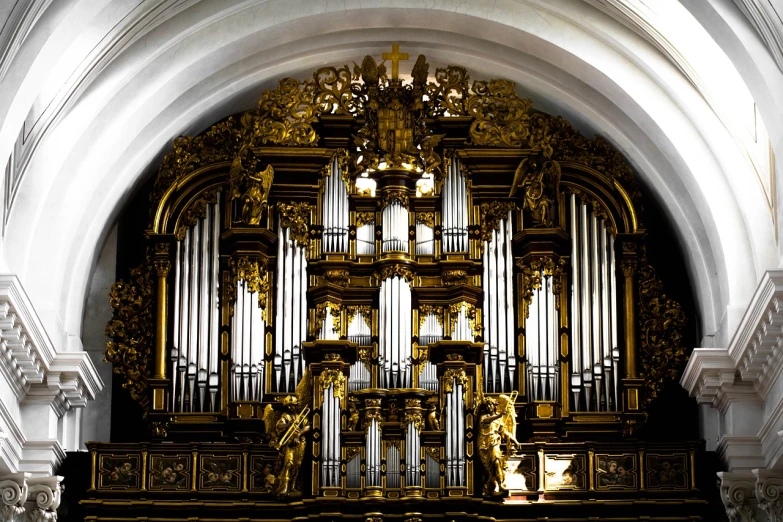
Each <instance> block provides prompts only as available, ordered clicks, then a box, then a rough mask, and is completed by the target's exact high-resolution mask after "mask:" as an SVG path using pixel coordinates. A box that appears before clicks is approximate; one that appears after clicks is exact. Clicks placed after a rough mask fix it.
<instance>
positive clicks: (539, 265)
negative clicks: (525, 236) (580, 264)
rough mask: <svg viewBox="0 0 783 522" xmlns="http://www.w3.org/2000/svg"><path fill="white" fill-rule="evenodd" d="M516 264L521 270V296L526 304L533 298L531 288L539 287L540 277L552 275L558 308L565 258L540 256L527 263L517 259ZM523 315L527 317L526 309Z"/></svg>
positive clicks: (557, 306)
mask: <svg viewBox="0 0 783 522" xmlns="http://www.w3.org/2000/svg"><path fill="white" fill-rule="evenodd" d="M516 265H517V266H518V267H519V269H520V270H521V271H522V276H523V277H522V288H521V291H522V297H523V299H525V301H526V302H527V303H528V304H530V302H531V300H532V299H533V290H536V289H540V288H541V278H542V277H553V279H552V292H553V293H554V294H555V307H556V308H557V309H558V310H559V309H560V291H561V290H562V288H563V277H564V276H565V260H564V259H557V260H555V259H553V258H551V257H542V258H538V259H533V260H532V261H529V262H527V263H523V262H522V261H517V263H516ZM525 317H526V318H527V317H528V310H527V309H526V310H525Z"/></svg>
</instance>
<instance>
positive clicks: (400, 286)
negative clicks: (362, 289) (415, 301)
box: [378, 276, 413, 388]
mask: <svg viewBox="0 0 783 522" xmlns="http://www.w3.org/2000/svg"><path fill="white" fill-rule="evenodd" d="M411 305H412V302H411V288H410V285H409V284H408V282H407V281H406V280H405V279H403V278H401V277H399V276H394V277H390V278H389V279H386V280H385V281H383V282H382V283H381V299H380V301H379V306H378V316H379V321H380V329H379V331H380V332H381V334H382V335H381V337H380V340H379V341H380V343H379V353H380V357H382V359H383V363H384V365H383V367H384V369H383V371H382V372H381V386H382V387H385V388H410V387H411V355H412V354H411V346H412V335H413V332H412V324H411V313H412V306H411Z"/></svg>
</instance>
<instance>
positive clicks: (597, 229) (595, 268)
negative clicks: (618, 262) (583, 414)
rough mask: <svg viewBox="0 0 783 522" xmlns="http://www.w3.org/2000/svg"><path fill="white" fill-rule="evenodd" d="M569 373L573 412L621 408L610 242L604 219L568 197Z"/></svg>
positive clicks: (614, 287) (610, 236)
mask: <svg viewBox="0 0 783 522" xmlns="http://www.w3.org/2000/svg"><path fill="white" fill-rule="evenodd" d="M570 198H571V199H570V206H569V210H570V216H569V229H570V230H569V232H570V233H571V249H572V256H571V275H572V278H571V279H572V287H571V296H572V300H571V302H572V307H571V324H572V326H571V328H572V331H573V336H572V342H573V346H574V349H573V350H572V361H571V364H572V368H573V373H572V375H571V393H572V396H573V399H574V410H575V411H612V410H617V408H618V407H619V402H618V392H619V390H618V388H619V386H618V382H619V377H620V376H619V375H618V365H619V358H620V356H619V350H618V347H617V295H616V294H617V282H616V275H615V258H614V238H613V237H612V235H611V232H610V230H609V229H608V227H607V223H606V220H605V219H604V218H603V217H598V216H596V214H595V213H594V212H593V210H592V209H591V208H590V207H589V206H588V205H586V204H585V203H584V202H583V201H581V200H580V199H579V198H577V197H576V195H573V194H572V195H571V196H570Z"/></svg>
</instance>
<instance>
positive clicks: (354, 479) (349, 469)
mask: <svg viewBox="0 0 783 522" xmlns="http://www.w3.org/2000/svg"><path fill="white" fill-rule="evenodd" d="M361 477H362V459H361V455H360V454H359V453H357V454H356V455H354V457H353V458H352V459H350V460H349V461H348V464H347V465H346V469H345V486H346V487H347V488H348V489H359V488H360V487H361V484H362V482H361V481H362V479H361Z"/></svg>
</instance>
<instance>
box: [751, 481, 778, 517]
mask: <svg viewBox="0 0 783 522" xmlns="http://www.w3.org/2000/svg"><path fill="white" fill-rule="evenodd" d="M756 473H758V474H757V477H756V498H757V499H758V501H759V509H760V510H762V511H763V512H764V513H766V514H767V520H769V522H783V499H781V493H782V492H783V478H782V477H776V476H772V475H771V473H770V472H768V471H767V470H758V471H757V472H756Z"/></svg>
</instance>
